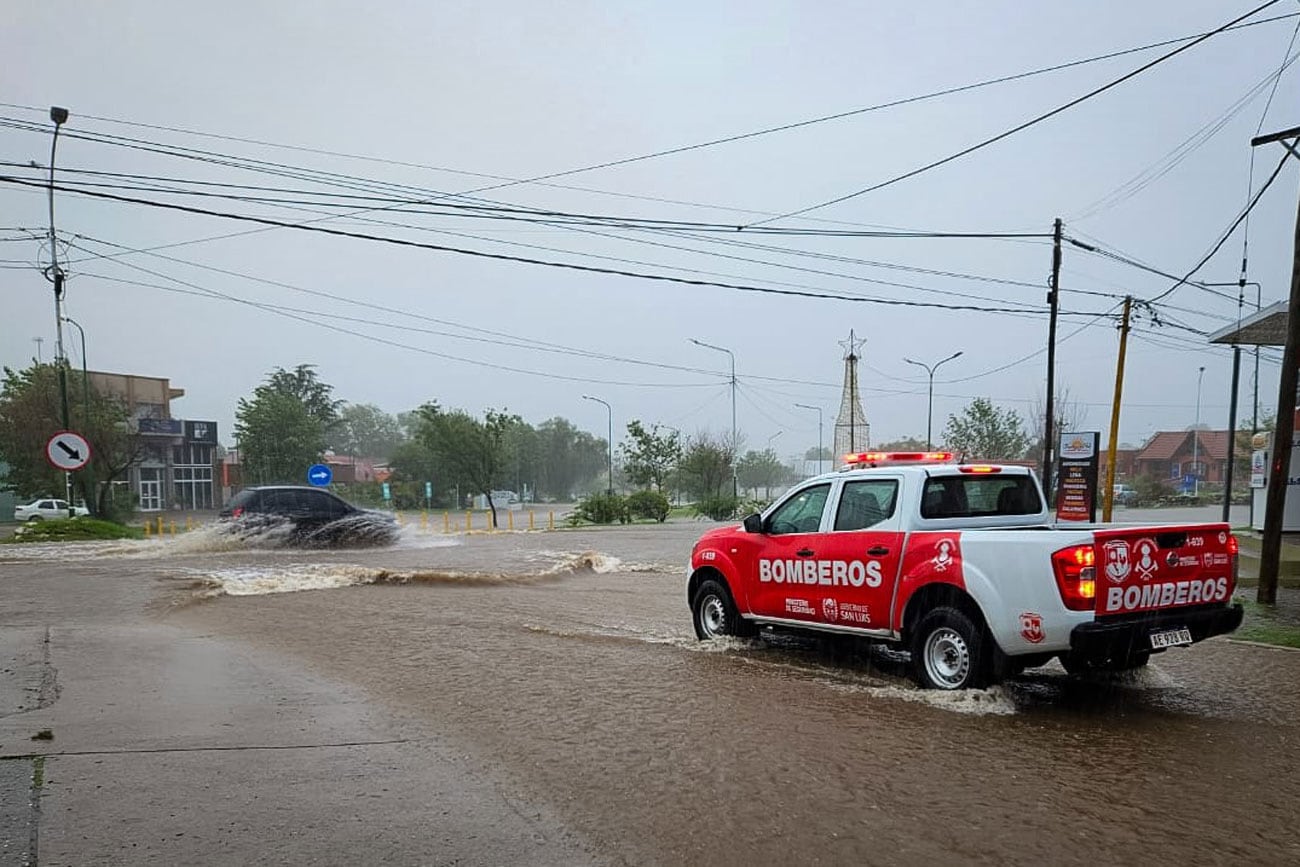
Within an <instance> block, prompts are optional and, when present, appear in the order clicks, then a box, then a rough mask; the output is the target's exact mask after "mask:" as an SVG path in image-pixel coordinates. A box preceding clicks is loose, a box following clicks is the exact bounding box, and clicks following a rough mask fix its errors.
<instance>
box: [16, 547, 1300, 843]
mask: <svg viewBox="0 0 1300 867" xmlns="http://www.w3.org/2000/svg"><path fill="white" fill-rule="evenodd" d="M704 526H705V525H697V524H689V523H685V524H669V525H666V526H655V527H642V526H637V527H628V528H611V529H604V530H599V531H562V532H554V533H535V534H529V533H518V534H505V533H503V534H496V535H474V536H464V537H443V536H440V535H435V534H427V533H421V532H419V531H418V530H416V529H414V528H407V529H406V530H405V531H404V532H403V534H402V537H401V538H400V539H399V541H398V542H397V543H396V544H395V545H393V546H391V547H386V548H377V549H365V550H359V551H351V550H346V549H342V550H325V551H301V550H295V549H291V548H284V547H277V546H274V545H267V546H260V547H259V546H252V547H250V546H247V545H239V544H232V543H231V542H230V540H229V539H223V538H220V537H219V536H218V534H210V533H207V532H206V531H200V532H199V533H197V534H192V535H191V536H189V537H178V538H177V539H175V540H170V539H169V540H164V541H161V542H160V541H157V540H155V541H152V542H146V543H137V542H130V543H104V544H101V545H91V546H84V547H82V548H80V549H79V550H78V552H77V553H76V554H75V559H76V561H77V562H76V563H75V565H70V563H69V560H70V558H72V557H74V555H73V553H72V551H71V550H70V549H69V548H67V547H66V546H65V547H63V548H55V547H50V548H45V549H42V548H37V547H26V546H24V549H23V550H12V549H6V550H0V578H2V577H3V574H4V573H5V572H6V571H10V570H17V569H21V570H23V572H24V573H32V572H33V571H35V572H39V571H41V570H54V569H62V570H67V569H72V568H75V569H76V570H77V571H78V572H79V573H84V574H86V575H88V576H92V575H93V576H98V579H97V581H98V584H97V586H98V587H99V590H98V592H103V593H105V594H107V593H110V592H111V593H113V594H115V597H116V598H118V599H119V600H120V599H123V598H125V599H129V600H130V601H131V604H134V605H138V606H139V607H140V608H141V610H147V611H148V612H150V616H152V617H156V618H161V619H164V620H166V621H167V622H169V623H171V624H176V625H180V626H182V627H185V628H189V629H193V630H200V631H202V632H204V633H215V634H219V635H221V636H224V637H227V638H229V639H232V640H235V641H238V642H242V643H243V644H245V645H246V646H248V647H250V648H253V649H255V650H256V651H257V652H260V653H265V654H280V655H285V656H287V657H291V658H293V659H294V660H296V661H297V662H299V663H303V664H306V665H307V666H309V667H310V668H312V669H314V670H316V671H319V672H320V673H321V674H323V675H327V676H330V677H333V678H338V679H341V680H344V681H347V682H349V683H352V684H355V685H356V686H358V687H359V688H361V689H362V690H364V691H365V693H366V694H368V695H369V696H370V697H371V699H372V700H373V701H375V702H378V703H381V704H383V705H384V706H386V707H388V708H390V709H392V710H393V711H394V712H395V713H398V714H401V715H403V716H404V717H405V718H408V719H411V720H413V721H415V722H416V723H418V724H419V725H422V726H427V727H428V728H429V729H430V730H431V731H436V732H438V733H440V734H441V735H445V736H447V737H450V738H452V739H453V741H454V742H455V743H457V744H460V745H462V746H463V748H464V749H465V750H466V751H468V752H470V753H472V754H473V755H474V756H475V757H476V758H477V759H478V760H480V761H483V762H486V763H488V764H489V765H490V766H491V767H493V768H494V769H496V770H497V771H499V772H500V774H501V775H502V776H503V778H505V779H508V780H509V781H510V785H511V786H512V787H513V788H514V791H516V792H517V793H518V794H519V796H520V797H521V798H526V799H531V800H533V801H535V802H537V803H544V804H547V805H548V806H549V808H550V809H551V810H553V811H554V813H555V814H556V815H558V816H560V817H561V818H562V819H563V820H564V821H565V822H566V823H568V824H569V825H571V826H572V827H573V828H574V829H576V830H577V831H578V832H580V833H581V834H582V835H583V836H584V838H585V839H587V840H589V841H591V844H592V846H593V847H594V849H595V852H596V853H597V854H599V855H600V856H602V857H604V858H607V859H608V860H610V861H612V862H615V863H617V862H624V863H633V864H683V863H710V864H720V865H721V864H751V863H756V862H758V863H806V864H814V863H825V864H832V863H834V864H838V863H849V862H857V863H921V862H927V863H953V862H988V863H1035V864H1062V863H1083V862H1101V863H1139V862H1141V863H1150V862H1152V861H1156V860H1159V861H1160V862H1162V863H1171V864H1192V863H1197V864H1200V863H1260V864H1265V863H1268V864H1274V863H1275V864H1289V863H1300V838H1298V837H1297V835H1296V834H1295V832H1294V823H1293V818H1292V814H1293V812H1294V804H1295V802H1296V800H1297V798H1298V797H1300V653H1295V652H1286V651H1280V650H1267V649H1260V648H1256V647H1252V646H1247V645H1242V644H1238V643H1234V642H1230V641H1226V640H1222V639H1216V640H1213V641H1210V642H1207V643H1205V644H1202V645H1198V646H1196V647H1193V648H1191V649H1186V650H1177V651H1172V652H1168V653H1165V654H1161V655H1159V656H1157V657H1155V658H1154V659H1153V661H1152V663H1151V665H1150V667H1149V668H1147V669H1146V670H1143V671H1140V672H1137V673H1135V674H1132V675H1128V676H1124V677H1118V676H1117V677H1111V678H1098V679H1093V680H1076V679H1073V678H1069V677H1067V676H1066V675H1065V674H1064V672H1063V671H1062V670H1061V669H1060V668H1059V667H1057V666H1056V665H1055V664H1052V665H1049V666H1047V667H1044V668H1041V669H1036V670H1033V671H1030V672H1028V673H1026V675H1024V676H1023V677H1020V678H1017V679H1014V680H1012V681H1009V682H1008V683H1006V684H1004V685H1002V686H998V687H994V688H992V689H988V690H981V691H973V692H968V693H960V694H940V693H934V692H926V691H921V690H918V689H916V688H915V687H914V686H913V685H912V683H911V682H910V681H909V680H908V679H907V678H906V676H905V671H904V669H905V665H904V663H903V661H902V660H901V658H900V656H899V655H898V654H894V653H890V652H882V651H880V650H878V649H877V650H872V649H869V648H861V647H852V646H845V645H844V644H843V643H831V642H821V641H816V640H811V639H796V638H778V639H770V638H759V639H754V640H745V641H740V640H734V641H727V642H722V643H714V644H701V643H699V642H697V641H696V640H695V638H694V635H693V633H692V631H691V624H690V617H689V613H688V611H687V608H686V600H685V595H684V576H683V574H682V572H683V567H684V564H685V562H686V558H687V555H688V553H689V549H690V545H691V543H692V542H693V540H694V538H695V536H696V535H698V533H699V532H701V530H702V528H703V527H704ZM49 604H54V603H49ZM46 613H48V612H46Z"/></svg>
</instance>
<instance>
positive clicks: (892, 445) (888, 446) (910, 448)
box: [872, 437, 928, 452]
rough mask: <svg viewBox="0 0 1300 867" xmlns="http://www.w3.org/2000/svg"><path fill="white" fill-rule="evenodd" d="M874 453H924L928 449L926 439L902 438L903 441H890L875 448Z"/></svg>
mask: <svg viewBox="0 0 1300 867" xmlns="http://www.w3.org/2000/svg"><path fill="white" fill-rule="evenodd" d="M872 450H873V451H879V452H924V451H927V450H928V449H927V448H926V443H925V437H902V438H901V439H896V440H890V441H889V442H887V443H881V444H880V445H877V446H874V447H873V448H872Z"/></svg>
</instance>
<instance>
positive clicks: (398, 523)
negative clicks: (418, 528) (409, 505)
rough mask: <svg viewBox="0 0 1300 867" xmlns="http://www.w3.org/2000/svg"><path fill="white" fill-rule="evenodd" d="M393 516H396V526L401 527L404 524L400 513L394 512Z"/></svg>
mask: <svg viewBox="0 0 1300 867" xmlns="http://www.w3.org/2000/svg"><path fill="white" fill-rule="evenodd" d="M394 514H395V515H397V526H399V527H400V526H402V524H403V523H404V522H403V521H402V513H401V512H395V513H394Z"/></svg>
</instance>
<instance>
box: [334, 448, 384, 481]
mask: <svg viewBox="0 0 1300 867" xmlns="http://www.w3.org/2000/svg"><path fill="white" fill-rule="evenodd" d="M325 463H326V464H328V465H329V468H330V469H331V470H333V472H334V481H336V482H340V483H342V484H345V485H346V484H350V483H352V482H375V481H383V480H382V479H380V478H379V476H378V474H377V473H376V472H375V462H374V460H372V459H371V458H355V457H352V456H350V455H336V454H334V453H333V452H327V453H326V454H325Z"/></svg>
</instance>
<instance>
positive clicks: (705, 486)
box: [678, 431, 736, 500]
mask: <svg viewBox="0 0 1300 867" xmlns="http://www.w3.org/2000/svg"><path fill="white" fill-rule="evenodd" d="M735 459H736V450H735V449H734V448H733V447H732V446H731V445H730V444H729V443H728V442H726V441H725V440H724V439H721V438H715V437H713V436H711V435H710V434H709V433H707V432H705V431H701V432H700V433H698V434H696V435H695V436H694V437H692V438H691V440H690V442H689V443H687V445H686V449H685V450H684V451H683V452H682V458H681V461H680V463H679V464H678V481H679V484H680V486H681V489H682V490H683V491H685V492H686V493H687V495H688V496H690V497H691V498H692V499H695V500H703V499H705V498H709V497H718V496H720V495H721V494H722V493H723V491H724V488H725V491H726V494H727V496H728V497H730V496H731V465H732V462H733V461H734V460H735Z"/></svg>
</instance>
